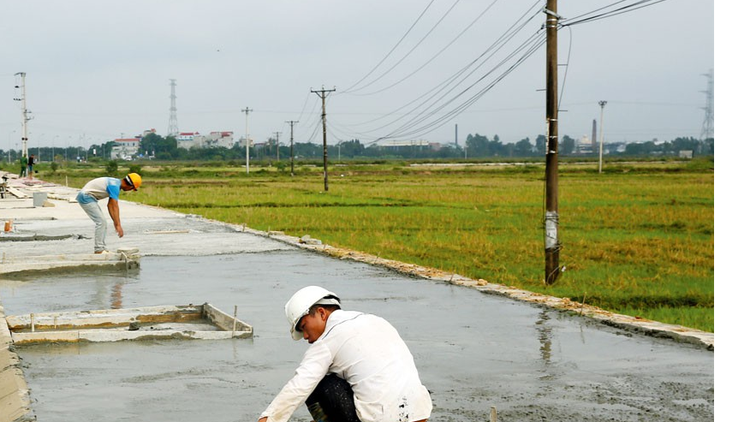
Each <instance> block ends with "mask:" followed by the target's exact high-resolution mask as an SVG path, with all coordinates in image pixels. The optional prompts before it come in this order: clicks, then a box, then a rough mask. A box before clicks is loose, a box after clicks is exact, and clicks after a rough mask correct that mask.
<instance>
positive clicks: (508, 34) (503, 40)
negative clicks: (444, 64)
mask: <svg viewBox="0 0 750 422" xmlns="http://www.w3.org/2000/svg"><path fill="white" fill-rule="evenodd" d="M540 3H541V1H537V2H536V3H534V5H532V6H531V7H530V8H529V9H528V10H527V11H526V12H525V13H524V14H523V15H521V17H519V18H518V19H517V20H516V22H514V23H513V25H511V26H510V27H509V28H508V29H507V30H506V31H505V32H504V33H503V34H502V35H501V36H500V37H499V38H497V39H496V40H495V41H494V42H493V43H492V44H491V45H490V46H489V47H487V48H486V49H485V50H484V51H483V52H482V53H481V54H480V55H479V56H478V57H477V58H475V59H474V60H472V61H471V62H470V63H469V64H467V65H466V66H464V67H463V68H462V69H459V70H458V71H457V72H456V73H454V74H453V75H451V76H449V77H448V78H447V79H446V80H444V81H443V82H441V83H439V84H437V85H435V86H434V87H433V88H432V89H430V90H428V91H427V92H425V93H424V94H422V95H421V96H419V97H417V98H415V99H414V100H412V101H410V102H408V103H406V104H404V105H403V106H401V107H399V108H397V109H395V110H393V111H391V112H390V113H387V114H384V115H382V116H380V117H377V118H375V119H371V120H368V121H365V122H361V123H358V124H354V126H363V125H367V124H370V123H374V122H376V121H379V120H383V119H386V118H388V117H390V116H392V115H394V114H396V113H398V112H400V111H402V110H404V109H406V108H408V107H409V106H411V105H413V104H414V103H417V102H418V101H420V100H422V99H424V98H425V97H428V96H429V97H428V98H426V99H425V100H424V101H422V102H421V103H419V104H418V105H416V106H415V107H413V108H411V110H409V111H408V112H406V113H403V114H402V116H401V117H399V118H397V119H395V120H392V121H390V122H389V123H386V124H383V125H382V126H380V127H377V128H375V129H372V130H370V131H369V132H376V131H379V130H382V129H384V128H385V127H388V126H391V125H393V124H396V123H397V122H398V121H400V120H402V119H404V118H405V117H406V116H408V115H410V114H412V113H414V112H415V111H416V110H419V109H420V108H421V107H422V106H424V105H425V104H426V103H427V102H429V101H430V100H432V99H433V98H435V97H436V96H437V95H439V93H440V92H441V91H444V90H446V89H448V87H450V85H451V84H454V83H455V82H456V80H458V78H459V77H460V76H461V75H462V74H464V73H466V72H467V71H469V69H471V68H472V67H474V66H475V65H476V64H477V62H479V61H480V60H482V58H484V60H482V61H481V63H479V64H478V65H477V66H476V67H475V68H474V70H472V71H471V72H469V74H468V75H466V76H465V77H464V78H463V79H461V80H460V81H458V82H457V83H455V85H454V87H453V88H451V91H452V90H453V89H455V88H456V86H457V85H458V84H460V83H462V82H463V81H465V80H466V79H467V78H468V77H469V76H471V74H473V73H474V72H476V71H477V70H478V69H479V68H480V67H481V66H482V65H484V64H485V63H486V62H487V61H488V60H489V59H490V58H492V57H493V56H494V55H495V54H497V52H498V51H500V49H501V48H503V47H504V46H505V45H507V44H508V42H510V40H511V39H512V38H513V37H514V36H516V35H517V34H518V33H519V32H520V31H521V30H522V29H523V28H524V27H526V26H527V25H528V24H529V23H530V22H531V21H532V20H533V18H534V17H535V16H534V14H535V13H536V12H537V11H539V10H541V9H540V8H539V6H538V5H539V4H540ZM532 11H534V14H532V13H531V12H532ZM527 15H529V16H528V17H527V18H526V20H525V21H524V17H526V16H527ZM485 56H486V57H485ZM449 92H450V91H449ZM430 94H432V95H430Z"/></svg>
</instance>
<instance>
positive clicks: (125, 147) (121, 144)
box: [109, 138, 141, 160]
mask: <svg viewBox="0 0 750 422" xmlns="http://www.w3.org/2000/svg"><path fill="white" fill-rule="evenodd" d="M114 142H115V144H114V145H113V146H112V151H111V152H110V153H109V158H110V159H112V160H118V159H119V160H132V159H133V156H134V155H136V154H137V153H138V148H140V146H141V140H140V139H138V138H121V139H115V140H114Z"/></svg>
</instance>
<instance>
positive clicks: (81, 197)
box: [76, 173, 141, 254]
mask: <svg viewBox="0 0 750 422" xmlns="http://www.w3.org/2000/svg"><path fill="white" fill-rule="evenodd" d="M139 187H141V176H140V175H139V174H138V173H129V174H128V175H127V176H125V177H123V178H122V179H117V178H115V177H98V178H96V179H93V180H91V181H90V182H88V183H86V184H85V185H84V186H83V188H82V189H81V191H80V192H78V196H76V200H77V201H78V204H80V205H81V208H83V210H84V211H86V214H87V215H88V216H89V218H91V220H93V221H94V224H95V225H96V229H95V231H94V253H96V254H100V253H104V252H107V245H106V237H107V221H106V220H105V219H104V213H103V212H102V209H101V208H100V207H99V201H100V200H102V199H104V198H109V202H107V211H109V216H110V217H111V218H112V222H113V223H114V224H115V230H116V231H117V235H118V236H119V237H122V236H123V235H124V232H123V231H122V225H120V205H119V203H118V200H119V199H120V191H123V190H124V191H130V190H134V191H137V190H138V188H139Z"/></svg>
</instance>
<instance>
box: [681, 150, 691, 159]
mask: <svg viewBox="0 0 750 422" xmlns="http://www.w3.org/2000/svg"><path fill="white" fill-rule="evenodd" d="M678 155H679V157H680V158H687V159H692V158H693V151H692V150H689V149H688V150H680V152H679V153H678Z"/></svg>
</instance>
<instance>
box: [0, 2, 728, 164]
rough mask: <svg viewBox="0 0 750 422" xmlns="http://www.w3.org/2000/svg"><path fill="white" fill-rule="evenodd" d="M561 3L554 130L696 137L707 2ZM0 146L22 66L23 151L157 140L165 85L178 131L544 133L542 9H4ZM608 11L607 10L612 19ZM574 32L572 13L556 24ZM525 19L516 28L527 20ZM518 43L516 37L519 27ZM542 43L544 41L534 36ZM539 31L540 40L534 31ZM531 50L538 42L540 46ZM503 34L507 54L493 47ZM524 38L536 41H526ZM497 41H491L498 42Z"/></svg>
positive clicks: (502, 5) (10, 127) (313, 135)
mask: <svg viewBox="0 0 750 422" xmlns="http://www.w3.org/2000/svg"><path fill="white" fill-rule="evenodd" d="M635 2H636V0H627V1H623V2H618V1H617V0H609V1H601V0H600V1H594V0H575V1H564V0H561V1H559V2H558V13H559V14H560V15H561V16H562V17H563V18H564V19H567V20H568V22H569V23H571V25H570V26H567V27H564V28H562V29H561V30H560V32H559V62H560V63H561V66H560V67H559V81H560V83H559V85H560V90H561V103H560V109H561V110H564V111H563V112H561V113H560V134H561V135H569V136H572V137H574V138H580V137H581V136H584V135H588V136H591V132H592V121H593V120H594V119H596V120H599V119H600V114H601V111H602V110H601V107H600V106H599V104H598V102H599V101H600V100H606V101H607V105H606V106H605V108H604V136H605V140H606V141H640V140H652V139H654V138H656V139H658V140H659V141H663V140H672V139H674V138H675V137H679V136H693V137H698V136H699V135H700V134H701V127H702V124H703V120H704V114H705V113H704V110H703V107H705V105H706V94H705V92H704V91H705V90H706V89H707V87H708V78H707V77H706V76H704V74H707V73H708V72H709V71H710V70H711V69H712V68H713V66H714V49H713V45H714V25H713V22H714V11H713V9H714V2H713V1H709V0H667V1H663V2H653V3H656V4H653V5H651V6H649V7H645V8H641V9H638V10H635V11H632V12H629V13H624V14H620V15H617V16H611V17H607V18H604V19H600V20H595V21H590V22H584V23H576V24H574V23H575V22H576V21H578V22H580V20H578V19H576V18H577V17H579V16H581V15H584V14H586V13H589V12H592V11H594V10H596V9H598V8H600V7H602V6H604V5H609V4H616V5H617V7H621V6H625V5H628V4H633V3H635ZM1 3H2V9H1V10H2V13H0V33H1V34H0V57H2V59H1V60H0V81H3V82H2V83H0V93H2V96H0V130H1V131H2V132H0V148H1V149H7V148H9V147H11V148H19V146H17V144H19V143H20V137H21V136H20V133H21V112H20V103H19V102H17V101H13V98H14V97H19V96H20V92H19V91H18V90H17V89H15V88H14V86H15V85H16V84H19V82H20V80H19V78H18V77H17V76H16V75H15V74H16V73H18V72H25V73H26V98H27V101H28V103H27V106H28V109H29V110H31V111H32V115H33V117H34V119H33V120H31V121H30V122H29V130H30V136H29V138H30V140H29V147H31V148H33V147H34V146H40V145H41V146H52V145H53V143H54V144H55V145H56V146H64V145H66V144H71V145H88V144H91V143H100V142H103V141H107V140H111V139H114V138H118V137H121V136H125V137H132V136H134V135H137V134H140V133H142V132H143V131H144V130H147V129H151V128H154V129H156V130H157V133H159V134H161V135H166V134H167V130H168V124H169V117H170V79H175V80H176V84H177V85H176V96H177V102H176V107H177V122H178V127H179V130H180V131H181V132H194V131H197V132H200V133H203V134H206V133H209V132H212V131H233V132H234V133H235V139H239V138H240V137H242V136H244V134H245V127H246V126H245V123H246V118H245V114H244V113H242V112H241V109H243V108H245V107H249V108H250V109H252V110H253V112H252V113H250V114H249V134H250V137H251V138H252V139H254V140H255V141H264V140H266V139H267V138H269V137H275V136H276V132H280V135H279V136H280V138H281V141H282V142H288V141H289V136H290V125H289V124H288V123H286V122H287V121H298V123H296V125H295V127H294V138H295V141H296V142H305V141H312V142H317V143H321V142H322V131H321V129H320V126H319V121H320V111H321V102H320V99H319V97H318V95H316V94H314V93H311V92H310V91H311V89H315V90H320V89H322V88H323V87H325V89H333V88H334V87H335V89H336V91H335V92H332V93H330V94H329V96H328V97H327V99H326V108H327V114H328V122H329V125H328V141H329V143H331V144H335V143H336V142H339V141H341V140H349V139H352V138H358V139H360V140H362V141H363V142H372V141H374V140H376V139H379V138H386V139H399V140H403V139H407V140H411V139H424V140H428V141H431V142H443V143H448V142H453V141H454V136H455V132H454V131H455V127H456V126H455V125H458V139H459V143H461V144H463V142H464V141H465V139H466V135H467V134H469V133H479V134H482V135H486V136H488V137H492V136H494V135H495V134H497V135H498V136H499V137H500V140H501V141H503V142H516V141H518V140H520V139H522V138H524V137H529V138H531V140H532V142H533V140H534V138H535V137H536V136H537V135H538V134H543V133H544V132H545V124H544V122H545V94H544V92H543V91H542V90H543V89H544V88H545V47H544V45H543V31H542V32H540V29H541V27H542V24H543V21H544V15H543V14H542V13H541V9H542V8H543V6H544V4H545V2H544V1H537V0H512V1H511V0H498V1H492V0H462V1H456V0H433V1H430V0H411V1H404V0H398V1H393V0H379V1H370V2H364V1H355V0H319V1H309V0H308V1H302V0H297V1H291V0H274V1H236V0H234V1H227V0H211V1H203V0H158V1H155V0H130V1H127V2H113V1H101V0H91V1H89V0H70V1H57V0H28V1H20V2H19V1H13V2H11V1H7V0H1ZM606 10H612V9H606ZM562 22H563V23H566V21H565V20H563V21H562ZM524 23H525V25H524ZM516 28H517V29H518V31H517V33H515V35H514V36H512V37H511V36H509V35H511V34H512V33H513V31H514V30H515V29H516ZM535 37H537V38H535ZM538 37H542V38H538ZM539 40H541V41H542V43H541V44H539V48H538V49H536V50H534V49H533V45H534V44H533V42H534V41H539ZM498 41H499V44H498ZM528 43H531V44H528ZM493 45H494V46H496V47H499V48H493Z"/></svg>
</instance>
